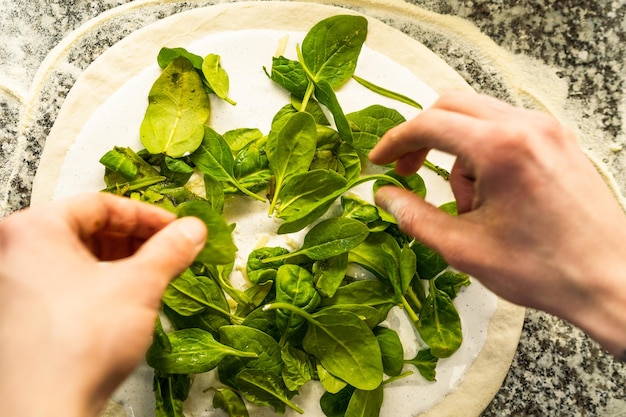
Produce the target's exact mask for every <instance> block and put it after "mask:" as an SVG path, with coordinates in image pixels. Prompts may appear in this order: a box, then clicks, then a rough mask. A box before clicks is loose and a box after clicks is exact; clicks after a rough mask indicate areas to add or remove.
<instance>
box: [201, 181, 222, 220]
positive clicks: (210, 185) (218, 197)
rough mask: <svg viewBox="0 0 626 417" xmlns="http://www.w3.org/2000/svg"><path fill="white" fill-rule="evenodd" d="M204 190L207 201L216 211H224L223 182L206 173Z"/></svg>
mask: <svg viewBox="0 0 626 417" xmlns="http://www.w3.org/2000/svg"><path fill="white" fill-rule="evenodd" d="M203 178H204V191H205V193H206V201H207V203H209V205H210V206H211V209H212V210H213V211H215V212H216V213H223V212H224V187H223V186H222V183H221V182H219V181H217V180H216V179H214V178H213V177H212V176H210V175H206V174H205V175H204V177H203Z"/></svg>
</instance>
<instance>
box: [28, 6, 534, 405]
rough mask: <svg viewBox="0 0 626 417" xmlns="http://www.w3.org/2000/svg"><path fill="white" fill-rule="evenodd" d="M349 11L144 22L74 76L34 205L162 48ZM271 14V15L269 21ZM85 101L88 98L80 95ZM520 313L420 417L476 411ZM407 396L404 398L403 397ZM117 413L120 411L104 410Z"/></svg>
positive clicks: (500, 369) (405, 57) (406, 41)
mask: <svg viewBox="0 0 626 417" xmlns="http://www.w3.org/2000/svg"><path fill="white" fill-rule="evenodd" d="M340 13H341V14H345V13H354V12H351V11H350V10H346V9H342V8H341V9H340V8H336V7H331V6H324V5H318V4H313V3H291V2H259V3H256V2H254V3H234V4H223V5H215V6H211V7H207V8H201V9H194V10H192V11H189V12H185V13H180V14H177V15H174V16H171V17H169V18H166V19H163V20H162V21H159V22H157V23H154V24H152V25H149V26H147V27H145V28H143V29H141V30H139V31H137V32H134V33H133V34H131V35H129V36H128V37H127V38H125V39H124V40H122V41H121V42H119V43H118V44H116V45H115V46H114V47H112V48H110V49H109V50H108V51H107V52H105V53H104V54H103V55H102V56H101V57H100V58H98V59H97V60H96V61H95V62H94V63H93V64H92V65H91V66H90V67H89V68H88V69H87V70H86V71H85V72H84V73H83V74H82V76H81V77H80V78H79V80H78V81H77V82H76V84H75V85H74V87H73V89H72V90H71V91H70V93H69V94H68V96H67V99H66V101H65V103H64V105H63V107H62V109H61V111H60V113H59V116H58V118H57V121H56V123H55V125H54V127H53V129H52V131H51V133H50V136H49V138H48V140H47V142H46V146H45V149H44V153H43V155H42V158H41V163H40V167H39V170H38V173H37V176H36V178H35V183H34V186H33V194H32V204H37V203H40V202H44V201H48V200H50V199H52V197H53V194H54V190H55V186H56V183H57V181H58V178H59V174H60V172H61V168H62V166H63V162H64V160H65V156H66V153H67V151H68V149H69V148H70V147H71V145H72V144H73V143H74V140H75V138H76V137H77V136H78V135H79V134H80V131H81V129H82V128H83V126H84V125H85V124H86V123H87V121H88V120H89V118H90V117H91V115H92V114H93V113H94V112H95V111H96V110H97V109H98V108H99V107H100V106H101V105H102V104H103V103H104V102H105V101H106V100H107V98H108V97H110V96H111V95H112V94H113V93H114V92H116V91H117V90H118V89H119V88H120V87H121V86H122V85H123V84H124V83H125V82H126V81H127V80H129V79H130V78H132V77H134V76H136V75H137V74H139V73H140V72H141V71H143V70H144V69H145V68H147V67H149V66H151V65H153V64H154V60H155V57H156V55H157V53H158V51H159V50H160V48H161V47H162V46H165V45H168V46H182V45H187V44H189V43H191V42H193V41H195V40H197V39H198V38H201V37H203V36H207V35H209V34H215V33H219V32H224V31H232V30H238V29H250V28H255V29H278V30H284V31H306V30H308V28H310V27H311V26H312V25H313V24H315V23H317V22H318V21H319V20H321V19H323V18H326V17H329V16H332V15H336V14H340ZM268 16H271V19H268ZM368 19H369V24H370V26H369V33H368V38H367V42H366V45H367V46H368V47H369V48H371V49H373V50H377V51H380V52H382V53H384V54H385V55H387V56H388V57H389V58H391V59H392V60H394V61H395V62H397V63H399V64H401V65H402V66H404V67H406V68H408V69H410V70H411V71H412V72H413V73H414V74H415V75H416V76H417V78H418V79H420V80H422V81H423V82H424V83H425V84H426V85H428V86H429V87H431V88H432V89H433V90H435V91H436V92H437V93H442V92H444V91H446V90H459V89H464V90H471V88H470V87H469V86H468V85H467V84H466V83H465V81H464V80H463V79H462V78H461V77H460V76H459V75H458V74H457V73H456V72H455V71H453V70H452V69H451V68H450V67H449V66H448V65H447V64H445V63H444V62H443V61H442V60H441V59H440V58H438V57H437V56H436V55H435V54H433V53H432V52H431V51H429V50H428V49H427V48H426V47H424V46H423V45H421V44H420V43H418V42H416V41H415V40H414V39H412V38H410V37H408V36H406V35H404V34H402V33H401V32H399V31H397V30H395V29H393V28H391V27H389V26H387V25H385V24H383V23H382V22H380V21H378V20H375V19H372V18H369V17H368ZM86 98H88V99H86ZM523 318H524V310H523V309H521V308H519V307H516V306H513V305H511V304H509V303H507V302H504V301H502V300H498V305H497V309H496V311H495V313H494V315H493V316H492V319H491V321H490V322H489V327H488V329H487V332H488V336H487V339H486V342H485V344H484V345H483V347H482V350H481V351H480V353H479V355H478V356H477V358H476V359H475V360H474V362H473V363H472V365H471V366H470V368H469V370H468V371H467V372H466V373H465V376H464V378H463V380H462V381H461V383H460V384H459V385H458V387H457V389H456V390H454V391H453V392H451V393H450V394H449V395H447V396H446V397H445V398H444V400H443V401H441V402H440V403H439V404H437V405H435V406H434V407H433V408H432V409H431V410H430V411H428V412H426V413H425V414H423V415H424V416H433V417H434V416H437V417H439V416H457V415H458V413H459V411H458V410H463V414H464V415H466V416H472V415H479V414H480V412H481V411H482V410H483V409H484V408H485V407H486V406H487V405H488V404H489V402H490V401H491V399H492V398H493V396H494V395H495V393H496V392H497V390H498V389H499V387H500V385H501V384H502V381H503V379H504V377H505V376H506V373H507V371H508V368H509V366H510V363H511V360H512V357H513V355H514V353H515V349H516V347H517V343H518V339H519V335H520V332H521V327H522V323H523ZM408 400H409V401H410V399H408ZM108 412H109V413H110V414H109V415H116V413H117V414H118V415H120V413H122V411H120V410H119V408H118V411H111V410H109V411H108Z"/></svg>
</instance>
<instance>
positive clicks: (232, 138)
mask: <svg viewBox="0 0 626 417" xmlns="http://www.w3.org/2000/svg"><path fill="white" fill-rule="evenodd" d="M223 136H224V140H225V141H226V143H228V147H229V148H230V149H231V150H232V152H233V154H234V155H236V154H238V153H239V152H240V151H241V150H242V149H244V148H245V147H246V146H248V145H250V144H251V143H253V142H258V141H260V140H261V138H262V137H263V133H262V132H261V131H260V130H259V129H256V128H239V129H233V130H229V131H227V132H224V135H223ZM235 168H237V167H235Z"/></svg>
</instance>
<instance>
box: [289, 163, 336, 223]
mask: <svg viewBox="0 0 626 417" xmlns="http://www.w3.org/2000/svg"><path fill="white" fill-rule="evenodd" d="M347 185H348V182H347V181H346V179H345V178H344V177H342V176H341V175H339V174H337V173H336V172H333V171H328V170H323V169H316V170H314V171H308V172H305V173H302V174H298V175H295V176H293V178H292V179H291V180H290V181H289V182H287V183H286V184H285V187H284V188H283V191H282V193H281V202H280V204H279V205H278V207H277V211H278V213H277V217H278V218H280V219H283V220H284V222H283V223H282V224H281V225H280V226H279V227H278V231H277V233H278V234H284V233H293V232H297V231H299V230H302V229H304V228H305V227H307V226H308V225H309V224H311V223H312V222H313V221H314V220H317V219H318V218H319V217H320V216H321V215H322V214H324V213H325V212H326V211H327V210H328V209H329V208H330V206H331V205H332V204H333V203H334V202H335V200H336V199H337V198H338V197H339V196H340V195H341V194H343V193H344V192H345V190H346V187H347Z"/></svg>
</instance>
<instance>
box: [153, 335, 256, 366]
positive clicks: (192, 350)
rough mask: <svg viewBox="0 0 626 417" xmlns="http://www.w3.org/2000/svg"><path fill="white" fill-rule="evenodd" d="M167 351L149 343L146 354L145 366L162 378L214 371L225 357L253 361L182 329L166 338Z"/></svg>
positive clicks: (249, 355) (209, 337) (252, 355)
mask: <svg viewBox="0 0 626 417" xmlns="http://www.w3.org/2000/svg"><path fill="white" fill-rule="evenodd" d="M168 338H169V340H170V343H171V347H172V349H171V351H170V352H167V351H165V350H163V349H162V347H161V346H160V345H159V344H158V343H153V344H152V345H151V346H150V348H149V349H148V352H147V353H146V362H147V363H148V365H150V366H151V367H153V368H154V369H157V370H159V371H160V372H163V373H166V374H199V373H202V372H207V371H210V370H211V369H213V368H215V367H216V366H217V365H218V364H219V363H220V361H221V360H222V359H224V358H225V357H227V356H238V357H244V358H257V357H258V355H257V354H256V353H254V352H245V351H241V350H237V349H233V348H231V347H229V346H226V345H223V344H221V343H219V342H217V341H216V340H215V339H214V338H213V336H212V335H211V333H209V332H205V331H204V330H200V329H183V330H177V331H175V332H172V333H170V334H168Z"/></svg>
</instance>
